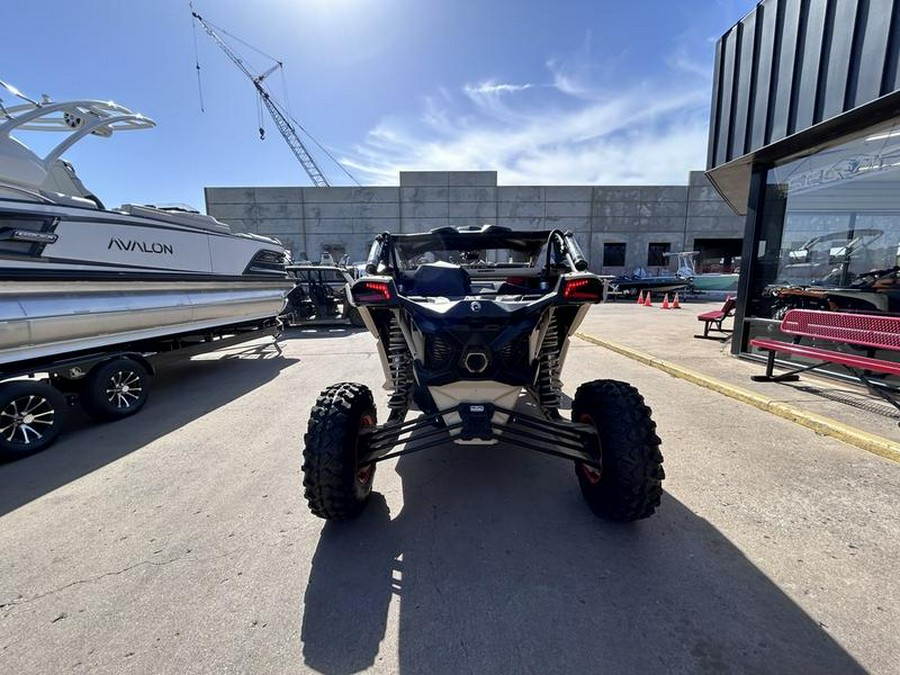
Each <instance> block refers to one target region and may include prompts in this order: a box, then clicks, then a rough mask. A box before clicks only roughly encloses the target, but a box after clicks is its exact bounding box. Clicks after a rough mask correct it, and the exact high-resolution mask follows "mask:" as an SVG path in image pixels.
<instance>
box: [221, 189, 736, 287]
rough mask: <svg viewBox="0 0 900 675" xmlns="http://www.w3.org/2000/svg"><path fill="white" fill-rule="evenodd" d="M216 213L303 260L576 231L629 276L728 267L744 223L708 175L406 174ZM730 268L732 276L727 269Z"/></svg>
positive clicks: (246, 194)
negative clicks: (386, 246) (375, 243)
mask: <svg viewBox="0 0 900 675" xmlns="http://www.w3.org/2000/svg"><path fill="white" fill-rule="evenodd" d="M206 209H207V213H209V214H210V215H212V216H215V217H216V218H218V219H219V220H222V221H224V222H226V223H229V224H230V225H232V226H233V227H234V228H235V229H237V230H239V231H245V232H254V233H258V234H266V235H272V236H275V237H278V238H279V239H280V240H281V241H282V242H284V244H285V245H286V246H288V247H290V248H291V250H292V252H293V254H294V257H295V258H299V257H301V256H304V255H305V256H306V257H309V258H311V259H313V260H317V259H318V258H319V256H320V254H321V253H322V252H325V251H327V252H329V253H331V255H332V256H334V258H335V259H338V258H340V257H341V256H342V255H344V254H345V253H347V254H349V255H350V257H351V259H352V260H363V259H365V257H366V255H367V253H368V248H369V245H370V244H371V242H372V240H373V239H374V237H375V235H376V234H378V233H379V232H384V231H385V230H387V231H391V232H421V231H426V230H430V229H433V228H436V227H445V226H447V225H450V226H454V227H456V226H461V225H481V224H496V225H501V226H505V227H511V228H526V229H553V228H558V229H562V230H571V231H572V232H575V233H577V234H578V238H579V240H580V241H581V243H582V247H583V248H584V250H585V254H586V255H587V256H588V257H589V260H590V263H591V268H592V269H593V270H594V271H596V272H602V273H606V274H620V273H622V272H624V271H626V270H627V271H630V270H632V269H634V268H636V267H645V268H647V269H649V270H651V271H656V269H658V268H667V267H670V266H671V263H670V259H669V258H665V257H664V256H663V255H662V254H663V253H666V252H678V251H684V250H699V251H700V252H701V255H700V256H699V258H700V261H701V266H702V267H704V268H706V269H707V270H712V271H719V270H720V266H721V264H723V263H724V265H725V267H726V270H727V268H728V267H729V266H730V265H732V263H733V258H734V257H737V256H739V255H740V252H741V239H742V237H743V233H744V218H743V217H741V216H736V215H735V214H734V211H732V209H731V208H730V207H729V206H728V205H727V204H726V203H725V202H724V201H723V200H722V198H721V197H720V196H719V194H718V193H717V192H716V190H715V189H714V188H713V187H712V186H711V185H710V183H709V182H708V180H707V179H706V177H705V175H704V174H703V173H702V172H699V171H697V172H691V174H690V177H689V182H688V184H687V185H650V186H624V185H623V186H600V185H566V186H561V185H547V186H531V185H529V186H524V185H523V186H512V185H511V186H506V185H503V186H498V185H497V172H496V171H404V172H401V173H400V185H399V187H328V188H321V187H208V188H206ZM728 271H730V270H728Z"/></svg>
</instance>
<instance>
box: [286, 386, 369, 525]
mask: <svg viewBox="0 0 900 675" xmlns="http://www.w3.org/2000/svg"><path fill="white" fill-rule="evenodd" d="M376 421H377V419H376V415H375V402H374V401H373V399H372V392H371V391H369V388H368V387H366V386H365V385H362V384H354V383H352V382H342V383H340V384H335V385H333V386H331V387H328V389H326V390H325V391H323V392H322V393H321V395H320V396H319V398H318V399H317V400H316V405H315V406H314V407H313V409H312V413H311V414H310V416H309V427H308V428H307V431H306V436H305V437H304V442H305V444H306V447H305V448H304V450H303V487H304V488H305V491H304V496H305V497H306V501H307V502H308V503H309V510H310V511H312V512H313V513H314V514H315V515H317V516H319V517H320V518H325V519H326V520H348V519H350V518H353V517H354V516H356V515H358V514H359V512H360V511H362V509H363V507H364V506H365V505H366V501H367V500H368V499H369V495H370V494H371V492H372V480H373V479H374V477H375V465H374V464H369V465H368V466H366V467H362V468H360V466H359V464H358V461H357V458H358V456H359V450H360V447H361V446H360V432H361V431H362V430H363V429H365V428H367V427H372V426H375V424H376Z"/></svg>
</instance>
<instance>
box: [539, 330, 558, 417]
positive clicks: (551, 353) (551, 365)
mask: <svg viewBox="0 0 900 675" xmlns="http://www.w3.org/2000/svg"><path fill="white" fill-rule="evenodd" d="M559 350H560V344H559V326H558V324H557V321H556V316H555V315H551V316H550V323H549V324H548V326H547V332H546V333H544V339H543V341H542V342H541V349H540V352H539V353H538V360H539V363H540V366H539V370H538V382H537V390H538V397H539V399H540V404H541V407H542V408H544V411H545V412H547V413H550V414H555V413H556V412H557V410H558V409H559V406H560V404H561V403H562V382H561V381H560V363H559Z"/></svg>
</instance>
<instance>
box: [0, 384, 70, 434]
mask: <svg viewBox="0 0 900 675" xmlns="http://www.w3.org/2000/svg"><path fill="white" fill-rule="evenodd" d="M55 423H56V408H55V407H54V406H53V403H51V402H50V400H49V399H47V398H45V397H43V396H41V395H40V394H27V395H23V396H18V397H16V398H14V399H12V400H11V401H9V403H7V404H6V406H5V407H4V408H3V410H0V437H2V438H3V440H5V441H7V442H8V443H16V444H20V445H31V444H32V443H37V442H39V441H40V440H42V439H43V438H44V436H46V435H47V433H48V432H49V431H50V430H51V429H52V428H53V425H54V424H55Z"/></svg>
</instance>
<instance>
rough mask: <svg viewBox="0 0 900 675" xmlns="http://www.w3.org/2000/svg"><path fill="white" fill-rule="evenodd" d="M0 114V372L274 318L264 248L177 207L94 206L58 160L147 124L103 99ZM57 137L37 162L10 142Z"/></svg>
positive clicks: (277, 289)
mask: <svg viewBox="0 0 900 675" xmlns="http://www.w3.org/2000/svg"><path fill="white" fill-rule="evenodd" d="M4 86H5V87H6V89H7V90H9V91H10V92H11V93H13V94H14V95H16V96H18V97H19V98H22V99H24V100H25V103H24V104H21V105H16V106H12V107H0V367H2V366H3V365H5V364H10V363H14V362H16V361H19V360H22V359H30V358H34V357H36V356H50V355H53V354H63V353H68V352H72V351H76V350H81V349H94V348H97V347H100V346H105V345H110V344H114V343H121V342H130V341H133V340H144V339H148V338H153V337H159V336H163V335H168V334H175V333H183V332H188V331H197V330H207V329H213V328H216V327H220V326H225V325H234V324H245V323H253V322H257V321H262V320H265V319H268V318H271V317H275V316H277V315H278V313H279V312H280V311H281V309H282V307H283V304H284V297H285V294H286V293H287V291H288V290H289V289H290V288H291V285H292V284H291V283H290V281H289V280H288V279H287V278H286V273H285V270H284V265H285V262H286V257H287V254H286V252H285V250H284V248H283V247H282V245H281V244H280V243H279V242H278V241H277V240H275V239H271V238H268V237H262V236H259V235H254V234H246V233H239V232H233V231H232V230H231V228H230V227H229V226H228V225H226V224H224V223H221V222H219V221H218V220H216V219H215V218H213V217H211V216H207V215H203V214H200V213H197V212H192V211H191V210H189V209H187V208H185V207H153V206H145V205H137V204H125V205H123V206H121V207H119V208H116V209H107V208H104V207H103V204H102V202H100V200H99V199H98V198H97V197H96V196H94V195H93V194H92V193H90V192H89V191H88V190H87V189H86V188H85V187H84V185H83V183H82V182H81V181H80V180H79V178H78V176H77V175H76V173H75V170H74V169H73V167H72V165H71V164H69V163H68V162H66V161H65V160H63V159H62V154H63V153H64V152H65V151H66V150H68V149H69V148H70V147H72V145H74V144H75V143H76V142H78V141H80V140H81V139H83V138H86V137H88V136H99V137H102V138H106V137H109V136H112V135H113V133H117V132H121V131H132V130H139V129H148V128H151V127H153V126H155V123H154V122H153V121H152V120H150V119H149V118H147V117H144V116H143V115H140V114H138V113H134V112H132V111H130V110H128V109H126V108H123V107H122V106H119V105H117V104H115V103H112V102H109V101H94V100H77V101H66V102H54V101H51V100H49V99H47V98H46V97H44V100H42V101H34V100H32V99H29V98H27V97H25V96H24V95H22V94H21V93H20V92H18V90H15V89H14V88H12V87H10V86H8V85H4ZM23 131H26V132H27V131H42V132H51V131H55V132H62V133H63V134H65V138H64V139H63V140H62V141H61V142H60V143H58V144H57V145H56V146H55V147H53V148H52V149H51V150H50V151H49V152H47V154H46V155H44V156H43V157H41V156H39V155H38V154H36V153H35V152H34V151H32V150H31V149H30V148H28V147H27V146H26V145H25V144H23V143H22V142H20V141H19V140H17V139H16V138H14V137H13V136H12V134H13V133H16V132H23Z"/></svg>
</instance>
